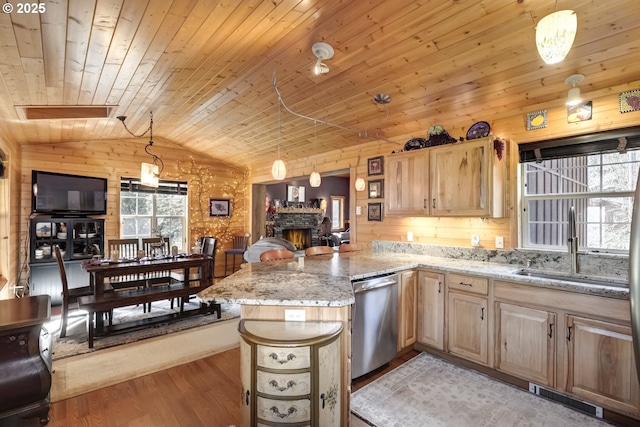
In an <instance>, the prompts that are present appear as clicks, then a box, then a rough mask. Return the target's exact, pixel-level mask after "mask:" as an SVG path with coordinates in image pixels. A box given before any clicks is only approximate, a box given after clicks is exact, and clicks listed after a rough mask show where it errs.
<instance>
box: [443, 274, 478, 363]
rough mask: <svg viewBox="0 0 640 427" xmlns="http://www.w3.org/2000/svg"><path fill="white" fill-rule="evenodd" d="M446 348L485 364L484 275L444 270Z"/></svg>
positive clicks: (453, 352)
mask: <svg viewBox="0 0 640 427" xmlns="http://www.w3.org/2000/svg"><path fill="white" fill-rule="evenodd" d="M446 284H447V313H448V315H447V331H448V332H447V338H448V347H447V348H448V351H449V352H450V353H451V354H455V355H457V356H460V357H464V358H465V359H469V360H472V361H474V362H477V363H481V364H483V365H487V364H488V361H489V359H488V330H489V312H488V299H487V296H486V294H487V288H488V280H487V279H485V278H480V277H474V276H466V275H462V274H447V276H446Z"/></svg>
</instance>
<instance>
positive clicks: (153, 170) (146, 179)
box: [116, 112, 164, 188]
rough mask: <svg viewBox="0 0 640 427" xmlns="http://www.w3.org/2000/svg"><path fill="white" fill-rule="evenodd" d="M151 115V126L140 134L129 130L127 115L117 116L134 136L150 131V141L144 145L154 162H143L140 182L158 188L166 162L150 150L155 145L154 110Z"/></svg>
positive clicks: (139, 136)
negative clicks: (126, 121)
mask: <svg viewBox="0 0 640 427" xmlns="http://www.w3.org/2000/svg"><path fill="white" fill-rule="evenodd" d="M149 116H150V120H149V127H148V128H147V130H145V131H144V132H143V133H141V134H140V135H136V134H134V133H133V132H131V130H129V128H128V127H127V124H126V123H125V122H124V121H125V120H126V119H127V116H118V117H116V118H117V119H118V120H120V121H121V122H122V125H123V126H124V128H125V130H126V131H127V132H129V134H130V135H131V136H133V137H134V138H142V137H143V136H145V135H146V134H147V132H149V143H148V144H147V145H146V146H145V147H144V152H145V153H147V154H148V155H150V156H151V159H152V160H153V163H146V162H142V164H141V165H140V183H141V184H142V185H146V186H148V187H154V188H158V186H159V184H160V173H162V170H163V169H164V162H163V161H162V159H161V158H160V157H158V156H156V155H155V154H153V153H151V152H149V148H151V147H153V112H150V113H149Z"/></svg>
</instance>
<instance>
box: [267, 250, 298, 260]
mask: <svg viewBox="0 0 640 427" xmlns="http://www.w3.org/2000/svg"><path fill="white" fill-rule="evenodd" d="M293 256H294V254H293V252H291V251H289V250H287V249H273V250H270V251H266V252H262V253H261V254H260V261H261V262H264V261H278V260H282V259H293Z"/></svg>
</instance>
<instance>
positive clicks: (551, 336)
mask: <svg viewBox="0 0 640 427" xmlns="http://www.w3.org/2000/svg"><path fill="white" fill-rule="evenodd" d="M549 338H553V323H549Z"/></svg>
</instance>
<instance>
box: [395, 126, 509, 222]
mask: <svg viewBox="0 0 640 427" xmlns="http://www.w3.org/2000/svg"><path fill="white" fill-rule="evenodd" d="M494 140H495V137H491V136H490V137H487V138H480V139H475V140H472V141H466V142H463V143H456V144H447V145H441V146H437V147H433V148H423V149H421V150H415V151H408V152H403V153H398V154H393V155H391V156H387V158H386V174H385V187H386V190H385V191H386V196H385V203H386V206H385V215H403V216H483V217H484V216H486V217H502V216H504V213H505V212H504V211H505V209H504V203H505V197H504V194H505V188H504V185H505V175H506V166H505V165H506V159H504V158H502V159H499V158H498V156H497V153H496V150H495V148H494Z"/></svg>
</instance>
